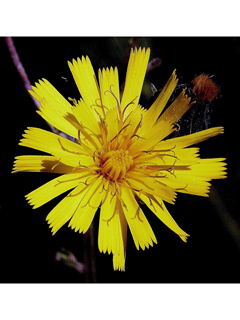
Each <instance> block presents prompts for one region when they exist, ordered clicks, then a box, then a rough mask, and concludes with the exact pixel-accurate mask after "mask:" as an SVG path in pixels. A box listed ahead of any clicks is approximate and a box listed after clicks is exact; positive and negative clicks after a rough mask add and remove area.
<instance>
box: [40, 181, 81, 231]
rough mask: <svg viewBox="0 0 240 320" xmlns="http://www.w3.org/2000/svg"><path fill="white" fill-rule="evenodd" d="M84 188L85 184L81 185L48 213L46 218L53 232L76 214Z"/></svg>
mask: <svg viewBox="0 0 240 320" xmlns="http://www.w3.org/2000/svg"><path fill="white" fill-rule="evenodd" d="M85 188H86V186H85ZM83 189H84V185H79V186H78V187H77V188H75V189H74V190H72V191H71V192H70V193H69V194H68V195H67V196H66V197H65V198H64V199H63V200H62V201H60V202H59V203H58V205H56V207H54V208H53V210H52V211H51V212H50V213H49V214H48V216H47V218H46V220H47V221H48V224H50V228H52V233H53V234H55V233H56V232H57V231H58V230H59V229H60V228H61V227H62V226H63V225H64V224H65V223H66V222H67V221H68V220H69V219H71V217H72V216H73V215H74V213H75V212H76V210H77V208H78V205H79V199H80V200H81V198H82V194H81V191H83Z"/></svg>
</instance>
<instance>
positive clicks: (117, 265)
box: [113, 200, 127, 271]
mask: <svg viewBox="0 0 240 320" xmlns="http://www.w3.org/2000/svg"><path fill="white" fill-rule="evenodd" d="M117 211H118V214H119V220H120V225H121V232H122V239H123V246H120V252H119V254H118V253H115V254H114V255H113V269H114V270H119V271H125V259H126V247H127V221H126V218H125V215H124V212H123V208H122V204H121V203H120V201H119V200H117Z"/></svg>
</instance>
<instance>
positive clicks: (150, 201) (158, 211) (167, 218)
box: [139, 194, 189, 242]
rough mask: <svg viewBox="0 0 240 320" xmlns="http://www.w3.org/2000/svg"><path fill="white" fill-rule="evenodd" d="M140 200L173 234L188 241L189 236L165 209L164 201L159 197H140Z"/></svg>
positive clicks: (141, 195)
mask: <svg viewBox="0 0 240 320" xmlns="http://www.w3.org/2000/svg"><path fill="white" fill-rule="evenodd" d="M139 197H140V199H141V200H142V201H144V202H145V203H146V205H147V206H148V207H149V209H150V210H152V212H153V213H154V214H155V215H156V216H157V217H158V218H159V219H160V220H161V221H162V222H163V223H164V224H165V225H166V226H167V227H168V228H169V229H171V230H172V231H173V232H175V233H176V234H177V235H178V236H179V237H180V238H181V239H182V240H183V241H184V242H186V241H187V237H188V236H189V235H188V234H187V233H186V232H184V231H183V230H182V229H181V228H180V227H179V226H178V225H177V223H176V222H175V220H174V219H173V218H172V216H171V215H170V213H169V212H168V210H167V208H166V207H165V205H164V203H163V201H162V199H161V198H159V197H155V196H152V195H150V194H149V195H148V196H146V195H144V194H140V195H139Z"/></svg>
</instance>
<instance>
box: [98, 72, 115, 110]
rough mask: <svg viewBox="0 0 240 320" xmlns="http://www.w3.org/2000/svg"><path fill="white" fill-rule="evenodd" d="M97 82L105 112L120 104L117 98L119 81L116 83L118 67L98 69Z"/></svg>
mask: <svg viewBox="0 0 240 320" xmlns="http://www.w3.org/2000/svg"><path fill="white" fill-rule="evenodd" d="M98 75H99V83H100V91H101V98H102V104H103V106H104V107H105V108H104V110H105V112H106V111H108V110H110V109H112V108H114V107H116V106H117V104H119V105H120V100H119V83H118V69H117V68H115V69H114V70H113V68H112V67H111V68H110V69H108V68H107V69H102V72H101V70H100V69H99V72H98Z"/></svg>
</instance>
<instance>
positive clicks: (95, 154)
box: [13, 48, 226, 270]
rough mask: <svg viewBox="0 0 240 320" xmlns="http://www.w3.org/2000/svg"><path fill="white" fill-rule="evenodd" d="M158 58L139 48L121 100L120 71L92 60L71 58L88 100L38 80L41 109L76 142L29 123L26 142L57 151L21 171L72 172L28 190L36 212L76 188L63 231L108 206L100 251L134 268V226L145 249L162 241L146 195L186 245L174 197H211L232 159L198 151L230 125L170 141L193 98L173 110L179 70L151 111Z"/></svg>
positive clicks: (66, 205)
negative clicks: (148, 80) (147, 103)
mask: <svg viewBox="0 0 240 320" xmlns="http://www.w3.org/2000/svg"><path fill="white" fill-rule="evenodd" d="M149 55H150V50H149V49H147V50H145V49H141V48H140V49H138V50H137V49H134V50H132V51H131V54H130V59H129V63H128V68H127V75H126V81H125V87H124V91H123V94H122V97H121V98H120V94H119V80H118V70H117V68H115V69H113V68H112V67H111V68H110V69H108V68H107V69H102V70H99V73H98V80H99V83H98V82H97V79H96V76H95V73H94V70H93V67H92V65H91V62H90V60H89V58H88V57H86V58H85V57H82V59H79V58H78V59H77V61H76V60H73V61H72V63H70V62H69V63H68V64H69V67H70V70H71V72H72V74H73V77H74V79H75V82H76V85H77V87H78V89H79V92H80V94H81V98H80V100H78V101H77V100H75V99H72V100H71V101H72V104H71V103H70V102H68V101H67V100H66V99H65V98H63V96H62V95H61V94H60V93H59V92H58V91H57V90H56V89H55V88H54V87H53V86H52V85H51V84H50V83H49V82H48V81H47V80H45V79H43V80H40V81H39V83H36V84H35V87H32V90H33V91H30V92H31V94H32V96H33V97H35V98H36V99H37V100H38V101H39V102H40V103H41V109H40V111H37V112H38V113H39V114H40V115H41V116H42V117H43V118H44V119H45V120H46V121H47V122H49V123H50V124H52V125H53V126H54V127H55V128H57V129H59V130H60V131H62V132H64V133H66V134H67V135H70V136H71V137H73V138H74V139H75V140H74V141H70V140H68V139H66V138H64V137H62V136H59V135H57V134H54V133H51V132H48V131H45V130H42V129H38V128H32V127H31V128H28V129H27V130H26V131H25V134H24V135H23V139H22V140H21V141H20V143H19V144H20V145H21V146H25V147H29V148H33V149H37V150H40V151H43V152H45V153H47V154H48V155H41V156H40V155H36V156H34V155H24V156H18V157H16V159H15V164H14V168H13V171H14V172H16V171H18V172H19V171H22V172H25V171H31V172H52V173H57V174H62V175H58V176H57V177H56V178H55V179H53V180H51V181H49V182H48V183H46V184H44V185H43V186H41V187H39V188H38V189H36V190H34V191H32V192H30V193H29V194H28V195H27V196H26V198H27V200H28V201H29V203H30V204H31V205H32V206H33V208H34V209H35V208H38V207H40V206H42V205H43V204H45V203H47V202H48V201H50V200H51V199H53V198H55V197H57V196H59V195H60V194H63V193H64V192H66V191H69V190H71V191H70V192H69V193H68V194H67V196H65V197H64V198H63V200H61V201H60V202H59V203H58V205H57V206H56V207H55V208H54V209H53V210H52V211H51V212H50V213H49V214H48V216H47V218H46V220H47V221H48V223H49V225H50V228H51V229H52V233H53V234H55V233H56V232H57V231H58V230H59V229H60V228H61V227H62V226H63V225H64V224H65V223H67V222H69V224H68V225H69V227H71V228H72V229H74V230H75V231H79V232H82V233H85V232H86V231H87V230H88V228H89V226H90V225H91V223H92V221H93V218H94V216H95V214H96V211H97V209H98V208H99V207H101V211H100V217H99V219H100V221H99V234H98V247H99V250H100V252H103V253H106V252H108V253H109V254H110V253H112V254H113V267H114V270H124V269H125V252H126V241H127V225H128V226H129V228H130V231H131V234H132V237H133V240H134V243H135V245H136V247H137V249H138V250H139V248H142V249H143V250H144V249H145V248H148V247H149V246H153V243H157V240H156V237H155V235H154V233H153V230H152V228H151V226H150V225H149V223H148V220H147V218H146V216H145V215H144V213H143V211H142V209H141V208H140V206H139V205H138V202H137V201H138V200H140V201H141V202H144V203H145V204H146V206H147V207H148V208H149V209H150V210H151V211H152V212H153V213H154V214H155V215H156V216H157V217H158V218H159V219H160V220H161V221H162V222H163V223H164V224H165V225H166V226H167V227H169V228H170V229H171V230H172V231H173V232H175V233H176V234H177V235H178V236H179V237H180V238H181V239H182V240H183V241H184V242H186V240H187V237H188V236H189V235H188V234H187V233H186V232H185V231H183V230H182V229H181V228H180V227H179V226H178V224H177V223H176V222H175V221H174V219H173V218H172V217H171V215H170V214H169V212H168V210H167V208H166V206H165V202H168V203H172V204H173V203H174V201H175V198H176V194H177V192H183V193H187V194H193V195H199V196H207V195H208V192H209V188H210V180H211V179H220V178H225V176H226V173H225V163H224V162H223V161H224V160H225V159H223V158H216V159H201V158H200V157H199V148H197V147H191V148H188V147H189V146H191V145H193V144H195V143H198V142H200V141H203V140H206V139H208V138H210V137H213V136H216V135H219V134H222V133H223V128H222V127H216V128H211V129H207V130H204V131H201V132H197V133H194V134H191V135H187V136H182V137H177V138H173V139H166V137H168V136H169V135H170V134H171V133H172V132H174V131H175V130H177V129H178V125H177V121H178V120H179V119H180V117H181V116H182V115H183V114H184V113H185V112H186V111H187V110H188V109H189V108H190V107H191V106H192V104H193V103H191V102H190V98H188V97H187V95H186V94H185V90H183V91H182V93H181V94H180V95H179V96H178V97H177V98H176V100H175V101H174V102H173V103H172V104H171V105H170V106H169V107H168V108H167V109H166V111H164V112H163V109H164V107H165V106H166V103H167V102H168V99H169V98H170V96H171V94H172V93H173V91H174V89H175V87H176V84H177V81H178V80H177V78H176V74H175V71H174V72H173V73H172V75H171V76H170V78H169V80H168V81H167V83H166V85H165V87H164V88H163V90H162V91H161V93H160V94H159V96H158V97H157V99H156V100H155V102H154V103H153V104H152V106H151V107H150V108H149V109H148V110H146V109H144V108H143V107H142V106H140V105H139V104H138V102H139V97H140V93H141V90H142V85H143V81H144V77H145V73H146V69H147V65H148V60H149Z"/></svg>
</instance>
